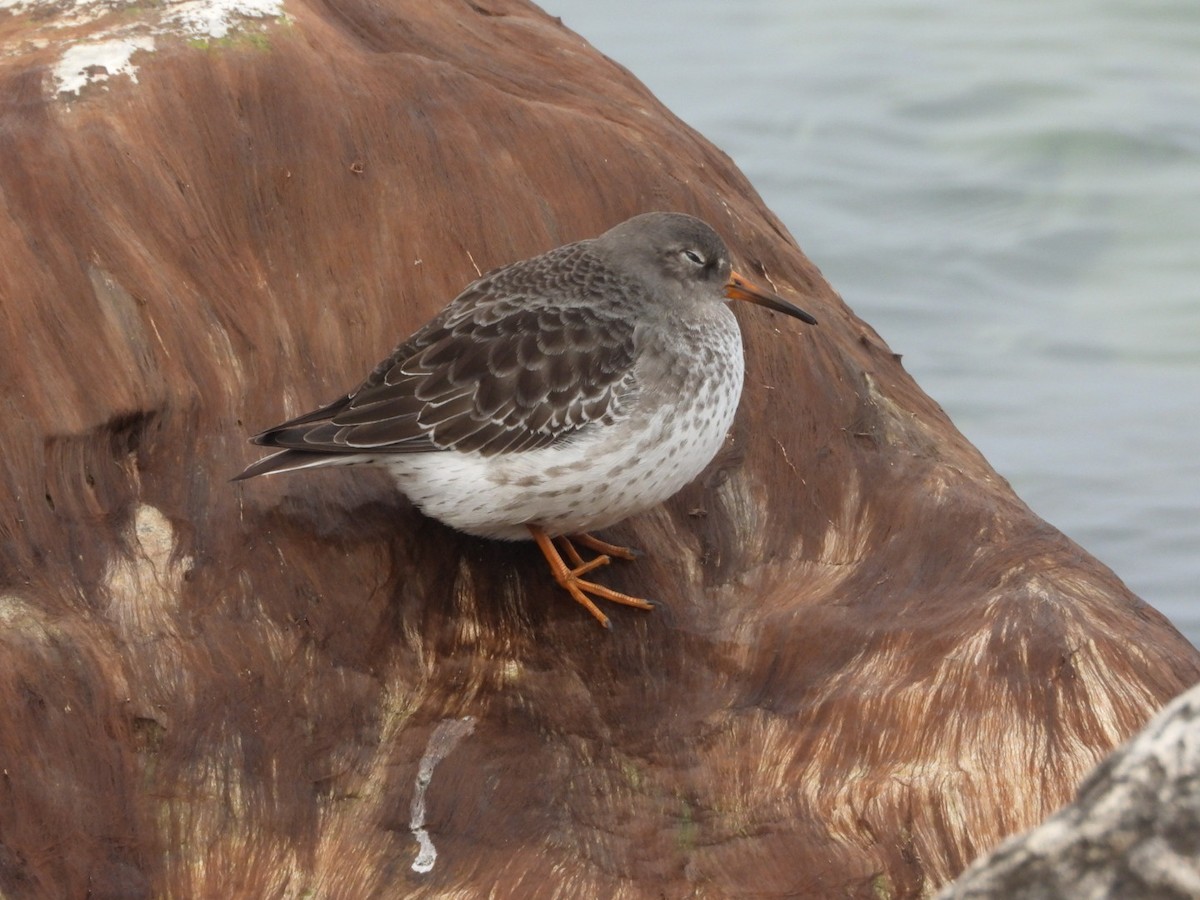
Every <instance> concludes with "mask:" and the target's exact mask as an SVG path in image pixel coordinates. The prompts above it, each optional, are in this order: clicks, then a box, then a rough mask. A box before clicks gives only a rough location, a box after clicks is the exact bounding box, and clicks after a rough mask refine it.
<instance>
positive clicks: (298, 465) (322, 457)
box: [230, 450, 369, 481]
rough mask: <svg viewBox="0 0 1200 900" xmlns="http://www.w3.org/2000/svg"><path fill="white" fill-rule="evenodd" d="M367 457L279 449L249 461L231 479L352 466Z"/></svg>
mask: <svg viewBox="0 0 1200 900" xmlns="http://www.w3.org/2000/svg"><path fill="white" fill-rule="evenodd" d="M368 458H369V457H367V456H365V455H362V454H357V453H312V452H308V451H303V450H280V451H279V452H278V453H273V454H272V455H270V456H267V457H265V458H263V459H260V460H259V461H258V462H256V463H251V464H250V465H248V466H247V467H246V468H245V470H244V471H243V472H242V473H241V474H240V475H236V476H234V477H233V478H232V479H230V480H232V481H245V480H246V479H247V478H255V477H257V476H258V475H273V474H275V473H276V472H293V471H296V470H297V469H313V468H318V467H321V466H352V465H355V464H357V463H362V462H364V461H365V460H366V459H368Z"/></svg>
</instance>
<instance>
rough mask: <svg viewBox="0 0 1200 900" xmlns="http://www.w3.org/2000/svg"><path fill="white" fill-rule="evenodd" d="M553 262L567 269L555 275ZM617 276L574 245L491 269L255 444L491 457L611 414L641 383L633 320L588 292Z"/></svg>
mask: <svg viewBox="0 0 1200 900" xmlns="http://www.w3.org/2000/svg"><path fill="white" fill-rule="evenodd" d="M555 256H557V257H559V258H557V259H555V258H553V257H555ZM562 257H566V259H565V260H564V259H563V258H562ZM564 261H565V262H567V263H571V264H570V265H566V266H564ZM547 270H549V271H552V272H556V273H559V274H560V276H561V277H560V278H555V279H552V280H548V279H547V278H546V277H545V274H544V273H546V272H547ZM612 278H613V276H612V272H611V270H610V269H609V268H608V267H607V266H605V265H604V264H603V262H601V261H600V260H597V259H596V257H594V256H592V255H591V254H588V253H586V252H585V251H582V250H580V249H579V245H573V246H570V247H563V248H560V249H559V250H558V251H554V252H553V254H547V255H546V256H545V257H538V258H535V259H533V260H528V261H526V262H524V263H517V264H515V265H513V266H509V267H508V268H506V269H501V270H498V271H497V272H494V273H491V274H489V275H487V276H485V277H484V278H482V279H481V280H479V281H477V282H475V283H474V284H472V285H471V286H470V287H468V288H467V290H466V291H464V292H463V294H461V295H460V296H459V297H458V298H457V299H456V300H455V301H454V302H453V303H451V304H450V305H449V306H448V307H447V308H446V309H445V310H444V311H443V312H442V313H441V314H440V315H439V316H438V317H437V318H436V319H434V320H433V321H432V322H430V323H429V324H428V325H426V326H425V327H424V328H422V329H421V330H420V331H418V332H417V333H416V334H414V335H413V336H412V337H411V338H409V339H408V340H407V341H405V342H404V343H403V344H401V345H400V346H399V347H397V348H396V350H395V351H394V352H393V353H392V354H391V355H390V356H389V357H388V358H387V359H385V360H384V361H383V362H382V363H380V364H379V365H378V366H377V367H376V368H375V371H373V372H372V373H371V375H370V376H369V377H368V378H367V380H366V381H365V382H363V384H362V385H361V386H360V387H359V388H358V389H357V390H356V391H354V392H353V393H352V394H349V395H348V396H346V397H344V398H342V399H341V400H338V401H337V402H335V403H332V404H330V405H329V406H326V407H323V408H321V409H318V410H315V411H313V412H311V413H307V414H306V415H303V416H300V417H298V418H295V419H292V420H290V421H288V422H285V423H283V424H282V425H279V426H276V427H275V428H272V429H270V430H268V431H265V432H263V433H262V434H261V435H258V436H257V437H256V438H255V442H256V443H259V444H263V445H266V446H271V447H279V448H286V449H293V450H302V451H312V452H316V453H326V454H328V453H336V454H342V453H419V452H426V451H433V450H460V451H478V452H480V453H482V454H484V455H485V456H491V455H493V454H496V453H502V452H506V451H517V450H532V449H536V448H540V447H547V446H549V445H551V444H554V443H555V442H557V441H560V440H563V439H564V438H565V437H567V436H569V435H571V434H572V433H574V432H576V431H578V430H579V429H581V428H583V427H585V426H587V425H589V424H591V423H594V422H605V421H611V420H612V419H613V417H614V416H615V415H618V414H619V411H620V405H621V403H622V402H623V400H624V399H625V398H627V396H628V394H629V392H630V391H631V390H633V389H634V384H633V376H632V367H633V361H634V356H635V340H634V326H633V323H632V321H631V318H630V317H629V316H628V315H626V314H623V310H622V309H621V308H620V304H618V305H617V306H616V307H614V306H613V305H612V304H610V303H606V304H597V303H594V302H590V301H592V300H593V299H594V296H595V292H597V291H599V290H601V289H604V290H608V291H611V290H612V287H613V284H612ZM610 296H611V294H610Z"/></svg>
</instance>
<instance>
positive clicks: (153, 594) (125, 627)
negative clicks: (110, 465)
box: [105, 504, 192, 639]
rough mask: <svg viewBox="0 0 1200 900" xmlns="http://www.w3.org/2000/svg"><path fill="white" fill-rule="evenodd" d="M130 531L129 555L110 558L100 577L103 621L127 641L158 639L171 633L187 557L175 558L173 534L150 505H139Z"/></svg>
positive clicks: (167, 521) (159, 513)
mask: <svg viewBox="0 0 1200 900" xmlns="http://www.w3.org/2000/svg"><path fill="white" fill-rule="evenodd" d="M132 531H133V533H132V534H131V535H130V536H129V540H128V544H129V549H130V550H132V553H127V554H121V555H119V556H117V557H115V558H114V559H113V560H112V561H111V562H110V563H109V567H108V572H107V575H106V577H105V587H106V588H107V593H108V598H109V602H108V609H107V613H108V617H109V619H110V620H112V621H113V623H114V624H115V625H116V626H117V627H118V629H119V630H120V631H121V632H122V633H123V634H124V635H125V636H126V637H127V638H129V639H142V638H153V637H161V636H163V635H164V634H169V633H171V632H173V630H174V626H173V612H174V610H175V609H176V607H177V606H178V603H179V595H180V593H181V591H182V589H183V578H184V576H185V575H186V574H187V573H188V571H189V570H190V569H191V568H192V559H191V557H188V556H182V557H177V556H176V555H175V530H174V529H173V528H172V527H171V523H170V521H169V520H168V519H167V517H166V516H164V515H163V514H162V513H161V512H160V511H159V510H157V509H155V508H154V507H153V506H149V505H147V504H142V505H141V506H139V507H138V509H137V514H136V516H135V517H134V523H133V529H132Z"/></svg>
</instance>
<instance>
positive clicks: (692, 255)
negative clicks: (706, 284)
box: [683, 250, 704, 266]
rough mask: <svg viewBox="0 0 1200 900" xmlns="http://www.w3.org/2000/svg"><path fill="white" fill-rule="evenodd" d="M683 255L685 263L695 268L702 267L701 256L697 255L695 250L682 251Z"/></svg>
mask: <svg viewBox="0 0 1200 900" xmlns="http://www.w3.org/2000/svg"><path fill="white" fill-rule="evenodd" d="M683 255H684V258H686V259H687V261H688V262H690V263H691V264H692V265H696V266H702V265H704V257H703V256H701V255H700V254H699V253H697V252H696V251H695V250H684V251H683Z"/></svg>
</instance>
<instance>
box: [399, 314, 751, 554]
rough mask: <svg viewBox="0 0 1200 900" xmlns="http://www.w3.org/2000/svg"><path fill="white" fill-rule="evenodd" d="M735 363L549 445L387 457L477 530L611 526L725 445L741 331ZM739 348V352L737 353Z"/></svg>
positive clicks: (418, 500)
mask: <svg viewBox="0 0 1200 900" xmlns="http://www.w3.org/2000/svg"><path fill="white" fill-rule="evenodd" d="M731 337H732V340H733V342H734V343H735V345H736V346H734V347H727V348H722V349H725V350H726V351H727V355H726V357H725V358H726V361H727V362H728V363H729V365H728V366H723V367H721V369H720V370H718V371H716V372H711V373H709V374H708V375H707V377H702V376H701V375H699V374H696V375H695V376H694V377H691V378H689V381H690V382H691V383H690V384H688V385H686V386H683V388H682V389H673V390H668V391H663V392H662V396H654V395H651V394H645V395H643V396H642V397H640V398H639V402H638V403H636V404H634V409H633V410H632V411H631V415H630V416H629V417H627V418H625V419H621V420H618V421H617V422H616V423H615V424H613V425H607V426H593V427H592V428H591V429H585V430H584V431H582V432H580V434H579V436H577V437H576V438H575V439H574V440H571V441H567V442H564V443H562V444H560V445H557V446H554V447H549V448H546V449H542V450H533V451H528V452H521V453H513V454H499V455H496V456H491V457H484V456H482V455H480V454H478V453H459V452H456V451H444V452H437V453H419V454H404V455H397V456H392V457H388V458H385V459H381V460H380V462H381V463H382V464H383V465H385V466H386V467H387V468H388V470H389V471H390V472H391V473H392V475H393V476H394V477H395V479H396V481H397V483H398V484H399V486H400V490H401V491H403V492H404V493H405V495H407V496H408V498H409V499H410V500H412V502H413V503H415V504H416V505H417V506H418V507H420V509H421V510H422V511H423V512H424V513H425V514H426V515H429V516H431V517H433V518H435V519H438V520H439V521H441V522H444V523H445V524H447V525H449V526H451V527H452V528H457V529H458V530H460V531H465V532H467V533H469V534H475V535H479V536H481V537H488V538H500V539H506V540H523V539H528V538H529V532H528V531H527V530H526V528H525V525H526V524H533V525H538V526H540V527H541V528H543V529H545V530H546V532H547V533H549V534H551V535H560V534H575V533H578V532H582V531H593V530H599V529H602V528H606V527H608V526H610V525H614V524H616V523H617V522H620V521H621V520H622V519H626V518H628V517H629V516H631V515H634V514H636V513H639V512H642V511H644V510H647V509H650V508H651V507H653V506H657V505H658V504H659V503H662V502H663V501H664V500H666V499H667V498H669V497H671V496H672V495H674V494H675V493H677V492H678V491H679V490H680V489H681V488H683V487H684V486H685V485H687V484H688V483H689V482H690V481H692V480H693V479H694V478H695V477H696V476H697V475H699V474H700V472H701V471H702V470H703V469H704V467H705V466H707V465H708V463H709V462H710V461H711V460H712V458H713V457H714V456H715V455H716V453H717V451H718V450H720V448H721V445H722V444H723V443H724V441H725V435H726V433H727V432H728V431H729V427H730V425H732V423H733V416H734V413H735V412H736V411H737V404H738V400H739V398H740V397H741V392H742V353H741V340H740V335H738V334H737V333H736V331H735V332H734V333H733V335H732V336H731ZM735 351H736V352H735Z"/></svg>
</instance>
